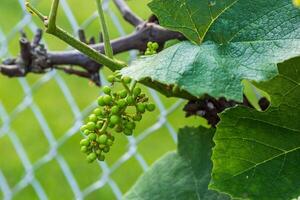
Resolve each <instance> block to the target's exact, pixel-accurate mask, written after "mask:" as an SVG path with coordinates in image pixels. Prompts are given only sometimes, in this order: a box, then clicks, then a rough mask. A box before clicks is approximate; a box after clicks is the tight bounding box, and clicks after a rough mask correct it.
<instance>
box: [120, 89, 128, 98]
mask: <svg viewBox="0 0 300 200" xmlns="http://www.w3.org/2000/svg"><path fill="white" fill-rule="evenodd" d="M118 94H119V96H120V98H122V99H123V98H125V97H126V96H127V90H122V91H120V92H119V93H118Z"/></svg>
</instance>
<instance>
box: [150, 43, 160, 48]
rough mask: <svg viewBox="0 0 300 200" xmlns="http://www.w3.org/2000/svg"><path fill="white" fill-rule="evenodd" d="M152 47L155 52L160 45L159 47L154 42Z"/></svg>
mask: <svg viewBox="0 0 300 200" xmlns="http://www.w3.org/2000/svg"><path fill="white" fill-rule="evenodd" d="M151 47H152V49H153V50H156V49H158V47H159V45H158V43H157V42H153V43H152V45H151Z"/></svg>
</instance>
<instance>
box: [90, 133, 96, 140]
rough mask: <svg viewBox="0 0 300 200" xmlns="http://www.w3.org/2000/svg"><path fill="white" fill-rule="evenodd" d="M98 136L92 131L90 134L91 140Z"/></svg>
mask: <svg viewBox="0 0 300 200" xmlns="http://www.w3.org/2000/svg"><path fill="white" fill-rule="evenodd" d="M96 138H97V135H96V134H95V133H91V134H90V135H89V137H88V139H89V140H90V141H94V140H96Z"/></svg>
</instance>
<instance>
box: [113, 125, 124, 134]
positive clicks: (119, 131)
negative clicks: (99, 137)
mask: <svg viewBox="0 0 300 200" xmlns="http://www.w3.org/2000/svg"><path fill="white" fill-rule="evenodd" d="M115 131H116V132H117V133H121V132H122V131H123V128H122V126H117V127H116V129H115Z"/></svg>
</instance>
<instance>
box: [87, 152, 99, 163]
mask: <svg viewBox="0 0 300 200" xmlns="http://www.w3.org/2000/svg"><path fill="white" fill-rule="evenodd" d="M96 158H97V155H96V153H94V152H93V153H90V154H89V155H88V156H87V157H86V160H87V161H88V162H89V163H91V162H93V161H94V160H96Z"/></svg>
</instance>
